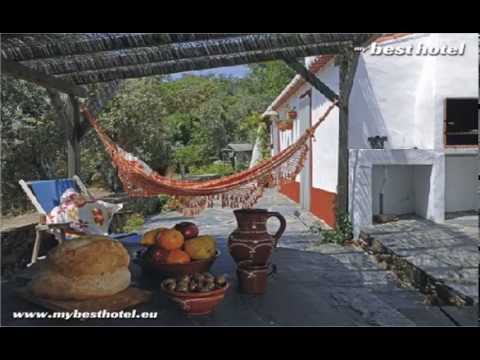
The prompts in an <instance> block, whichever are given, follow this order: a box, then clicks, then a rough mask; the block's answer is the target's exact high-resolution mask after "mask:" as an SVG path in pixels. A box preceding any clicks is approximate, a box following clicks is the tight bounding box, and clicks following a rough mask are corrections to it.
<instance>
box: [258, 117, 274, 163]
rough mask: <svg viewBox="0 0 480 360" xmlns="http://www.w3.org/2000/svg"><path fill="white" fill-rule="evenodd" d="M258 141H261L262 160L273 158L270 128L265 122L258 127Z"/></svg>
mask: <svg viewBox="0 0 480 360" xmlns="http://www.w3.org/2000/svg"><path fill="white" fill-rule="evenodd" d="M257 136H258V139H259V140H260V155H261V159H262V160H265V159H268V158H270V157H271V154H272V153H271V149H270V136H269V132H268V127H267V124H266V123H265V122H261V123H260V124H259V125H258V133H257Z"/></svg>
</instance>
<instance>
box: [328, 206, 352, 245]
mask: <svg viewBox="0 0 480 360" xmlns="http://www.w3.org/2000/svg"><path fill="white" fill-rule="evenodd" d="M336 219H337V220H336V225H335V229H334V230H323V231H321V233H320V234H321V236H322V241H323V242H325V243H335V244H340V245H343V244H344V243H345V241H348V240H351V239H352V237H353V227H352V223H351V221H350V216H349V214H348V213H344V212H340V211H338V212H337V214H336Z"/></svg>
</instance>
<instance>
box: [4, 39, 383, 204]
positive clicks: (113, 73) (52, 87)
mask: <svg viewBox="0 0 480 360" xmlns="http://www.w3.org/2000/svg"><path fill="white" fill-rule="evenodd" d="M380 35H381V34H344V33H323V34H319V33H303V34H277V33H273V34H270V33H262V34H258V33H257V34H256V33H237V34H220V33H218V34H213V33H212V34H205V33H204V34H202V33H188V34H183V33H182V34H177V33H168V34H166V33H164V34H146V33H82V34H2V35H1V70H2V74H3V73H5V74H9V75H12V76H14V77H16V78H20V79H24V80H27V81H31V82H34V83H36V84H38V85H40V86H43V87H46V88H47V89H48V90H49V94H50V96H51V98H52V104H53V105H54V108H55V109H56V111H57V113H58V116H60V117H62V119H63V120H64V123H65V126H66V130H67V131H66V134H67V139H66V145H67V159H68V175H69V176H73V175H76V174H77V173H78V172H79V169H80V151H79V150H80V147H79V145H80V141H81V139H82V136H83V135H84V134H85V132H86V131H87V130H88V128H89V123H88V122H87V121H86V120H83V121H82V120H81V115H80V111H79V101H78V99H79V98H87V102H88V105H89V107H90V109H91V110H92V112H94V113H95V112H96V111H98V110H99V109H100V108H101V106H102V103H103V102H105V101H106V100H108V99H109V98H110V97H111V96H112V95H113V94H114V92H115V91H116V89H117V88H118V86H119V84H120V83H121V81H122V80H124V79H130V78H140V77H147V76H155V75H166V74H171V73H179V72H185V71H192V70H202V69H207V68H216V67H223V66H234V65H243V64H249V63H258V62H264V61H271V60H283V61H285V62H286V63H287V64H288V65H289V66H290V67H291V68H293V69H294V70H295V71H296V72H297V73H298V74H300V75H301V76H302V77H304V78H305V80H306V81H308V82H309V83H310V84H312V86H314V87H315V88H316V89H318V90H319V91H320V92H321V93H322V94H323V95H324V96H325V97H326V98H328V99H329V100H331V101H337V106H338V107H339V121H340V140H339V174H338V175H339V177H338V191H337V192H338V196H337V208H339V209H342V210H345V211H346V210H347V209H348V199H347V194H348V99H349V96H350V91H351V88H352V84H353V78H354V74H355V69H356V64H357V61H358V57H359V53H360V51H358V49H356V48H358V47H362V46H364V45H366V44H368V43H369V42H371V41H372V40H373V39H374V38H375V37H376V36H380ZM316 55H336V58H337V64H338V65H339V67H340V91H339V94H336V93H335V92H334V91H333V90H332V89H330V88H329V87H328V86H327V85H325V84H324V83H323V82H322V81H320V80H319V79H318V78H317V77H316V76H315V75H314V74H313V73H311V72H310V71H309V70H308V69H306V68H305V66H304V65H303V63H301V62H299V61H298V60H297V59H298V58H304V57H307V56H316ZM59 92H61V93H65V94H68V99H69V100H68V101H67V102H65V101H62V98H61V97H60V95H59Z"/></svg>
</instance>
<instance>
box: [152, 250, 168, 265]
mask: <svg viewBox="0 0 480 360" xmlns="http://www.w3.org/2000/svg"><path fill="white" fill-rule="evenodd" d="M167 256H168V251H167V250H164V249H162V248H154V249H153V251H152V252H151V259H152V261H153V262H156V263H164V262H165V260H166V258H167Z"/></svg>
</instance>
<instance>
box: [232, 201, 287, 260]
mask: <svg viewBox="0 0 480 360" xmlns="http://www.w3.org/2000/svg"><path fill="white" fill-rule="evenodd" d="M233 213H234V214H235V217H236V218H237V223H238V228H237V229H235V231H234V232H232V233H231V234H230V237H229V238H228V250H229V251H230V255H232V257H233V259H234V260H235V262H237V263H238V262H240V261H245V260H251V262H252V265H266V264H267V262H268V260H269V258H270V255H271V254H272V251H273V248H274V247H275V246H277V243H278V240H279V239H280V237H281V236H282V234H283V232H284V231H285V228H286V226H287V222H286V221H285V218H284V217H283V216H282V215H281V214H279V213H278V212H271V211H268V210H266V209H241V210H235V211H234V212H233ZM271 217H276V218H277V219H278V220H280V228H279V229H278V231H277V232H276V233H275V234H274V235H272V234H269V233H268V231H267V220H268V219H269V218H271Z"/></svg>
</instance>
